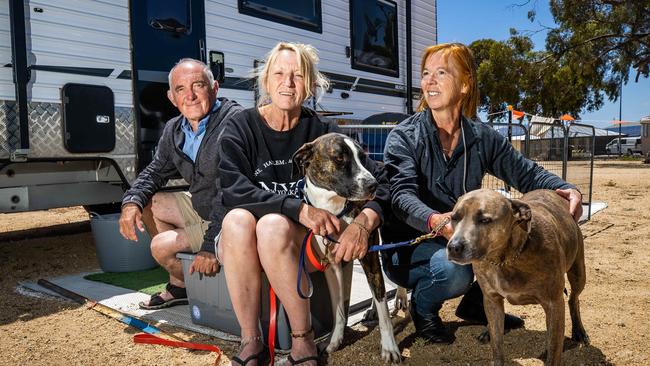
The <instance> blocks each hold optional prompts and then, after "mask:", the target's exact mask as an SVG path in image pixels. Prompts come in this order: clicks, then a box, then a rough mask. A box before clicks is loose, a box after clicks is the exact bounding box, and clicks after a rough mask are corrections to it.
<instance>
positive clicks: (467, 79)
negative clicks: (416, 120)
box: [417, 43, 479, 118]
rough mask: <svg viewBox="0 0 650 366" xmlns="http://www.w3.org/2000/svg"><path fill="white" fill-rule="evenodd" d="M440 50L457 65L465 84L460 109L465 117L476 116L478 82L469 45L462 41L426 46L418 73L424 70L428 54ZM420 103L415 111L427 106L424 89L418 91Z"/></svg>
mask: <svg viewBox="0 0 650 366" xmlns="http://www.w3.org/2000/svg"><path fill="white" fill-rule="evenodd" d="M438 52H441V53H442V55H443V56H445V57H449V56H451V58H452V59H453V60H454V61H455V63H456V65H457V66H459V68H460V70H458V71H460V74H461V78H462V80H461V81H462V82H463V83H466V84H467V90H468V92H467V93H466V94H464V95H463V99H462V101H461V105H460V106H461V111H462V113H463V115H464V116H465V117H468V118H474V117H476V109H477V108H478V103H479V91H478V83H477V81H476V64H475V62H474V54H472V50H470V49H469V47H467V46H465V45H464V44H462V43H441V44H437V45H435V46H430V47H427V48H426V49H425V50H424V53H423V54H422V62H421V63H420V75H421V74H422V72H424V63H425V62H426V61H427V58H429V56H431V55H433V54H434V53H438ZM420 94H421V95H420V103H419V104H418V109H417V111H418V112H420V111H423V110H425V109H426V108H428V105H427V101H426V98H425V96H424V91H422V92H421V93H420Z"/></svg>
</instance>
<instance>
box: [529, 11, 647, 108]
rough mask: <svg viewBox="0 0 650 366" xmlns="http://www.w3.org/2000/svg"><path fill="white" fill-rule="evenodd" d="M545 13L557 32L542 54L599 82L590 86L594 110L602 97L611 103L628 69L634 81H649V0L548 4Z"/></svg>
mask: <svg viewBox="0 0 650 366" xmlns="http://www.w3.org/2000/svg"><path fill="white" fill-rule="evenodd" d="M550 7H551V13H552V14H553V17H554V19H555V22H556V23H557V24H558V27H557V28H555V29H552V30H551V31H549V33H548V36H547V40H546V48H547V49H548V50H549V51H550V52H551V53H552V57H554V58H555V59H556V60H559V62H561V63H563V64H568V65H573V68H574V70H576V71H579V72H581V73H583V74H585V75H587V76H588V77H589V78H590V79H594V76H596V77H599V78H600V80H601V82H600V83H594V85H591V86H589V87H590V88H591V93H592V97H594V99H595V100H594V101H595V105H597V106H598V107H600V106H601V105H602V94H601V93H602V92H604V93H605V94H606V95H607V96H608V97H609V98H610V99H611V100H616V99H617V98H618V96H619V92H620V90H619V85H620V84H621V83H624V84H626V83H627V82H628V75H629V71H630V70H631V69H632V70H635V71H636V77H635V81H638V80H639V77H640V76H643V77H648V75H649V74H650V0H551V2H550ZM532 18H534V15H533V17H531V19H532ZM598 95H600V97H598ZM599 102H600V103H599Z"/></svg>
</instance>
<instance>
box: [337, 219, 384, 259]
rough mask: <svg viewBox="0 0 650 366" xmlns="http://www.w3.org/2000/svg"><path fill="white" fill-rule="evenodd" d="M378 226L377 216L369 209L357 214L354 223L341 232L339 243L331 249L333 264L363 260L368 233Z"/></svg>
mask: <svg viewBox="0 0 650 366" xmlns="http://www.w3.org/2000/svg"><path fill="white" fill-rule="evenodd" d="M377 226H379V216H378V215H377V213H376V212H375V211H373V210H371V209H369V208H366V209H364V210H363V211H361V213H359V215H358V216H357V217H355V218H354V221H352V223H351V224H350V225H348V227H347V228H345V230H344V231H343V234H341V236H340V237H339V239H338V240H339V243H338V244H336V245H335V246H334V249H332V254H334V263H337V264H338V263H340V262H341V260H344V261H346V262H350V261H352V260H354V259H360V258H363V257H364V256H365V255H366V253H367V252H368V239H369V238H370V233H371V232H372V231H373V230H374V229H375V228H376V227H377Z"/></svg>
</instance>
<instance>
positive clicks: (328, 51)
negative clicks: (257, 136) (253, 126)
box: [0, 0, 437, 212]
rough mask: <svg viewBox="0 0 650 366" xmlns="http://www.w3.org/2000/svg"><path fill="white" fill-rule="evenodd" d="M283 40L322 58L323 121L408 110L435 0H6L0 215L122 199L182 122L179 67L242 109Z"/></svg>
mask: <svg viewBox="0 0 650 366" xmlns="http://www.w3.org/2000/svg"><path fill="white" fill-rule="evenodd" d="M278 41H293V42H303V43H309V44H312V45H313V46H315V47H316V48H317V49H318V50H319V52H320V58H321V64H320V69H321V71H323V72H324V73H325V74H326V75H327V76H328V77H329V78H330V80H331V82H332V86H331V88H330V90H329V91H328V93H327V94H326V95H325V96H324V97H323V98H322V99H321V101H320V102H319V103H318V104H316V103H315V102H314V101H310V103H312V104H311V106H312V107H314V108H315V109H316V110H318V111H319V112H321V113H322V114H323V115H324V116H330V117H332V118H341V119H342V120H345V121H353V122H361V121H363V120H365V119H366V118H368V117H371V116H373V115H376V114H379V113H385V112H392V113H401V114H408V113H410V112H411V111H412V109H413V108H412V106H413V103H414V100H416V99H417V95H418V93H419V88H418V87H417V86H418V85H419V84H418V80H419V77H418V73H419V67H420V66H419V58H420V55H421V52H422V50H423V49H424V48H425V47H426V46H429V45H432V44H435V43H436V41H437V35H436V2H435V1H432V0H414V1H408V0H403V1H392V0H302V1H288V0H286V1H285V0H281V1H280V0H132V1H127V0H111V1H109V0H95V1H91V0H57V1H45V0H0V212H16V211H28V210H38V209H46V208H52V207H65V206H72V205H98V204H104V203H112V202H119V200H120V198H121V195H122V192H123V190H124V189H125V187H127V186H128V184H129V182H131V181H132V180H133V179H134V178H135V176H136V174H137V172H138V171H140V170H141V169H142V168H143V167H144V166H146V164H147V163H148V162H149V161H150V160H151V158H152V156H153V154H154V152H155V148H156V143H157V141H158V138H159V137H160V133H161V132H162V128H163V125H164V123H165V121H166V120H167V119H169V118H170V117H172V116H174V115H176V114H177V113H178V112H177V111H176V110H175V109H174V108H173V107H172V106H171V104H170V103H169V102H168V101H167V98H166V95H165V93H166V90H167V73H168V71H169V69H170V68H171V67H172V66H173V64H174V63H175V62H176V61H178V60H179V59H180V58H182V57H193V58H197V59H202V60H204V61H206V62H207V63H208V64H209V65H210V66H211V68H212V69H213V71H214V72H215V74H216V76H217V77H218V79H219V80H220V85H221V88H220V90H219V94H220V95H221V96H225V97H228V98H230V99H234V100H237V101H238V102H240V103H241V104H242V105H244V106H247V107H250V106H253V105H254V103H255V100H256V95H257V93H256V90H255V87H254V83H252V82H251V80H250V79H249V77H248V76H249V75H250V72H251V70H252V69H253V68H254V67H255V66H256V64H257V63H258V62H259V61H260V60H262V59H263V57H264V55H265V54H266V53H267V52H268V51H269V50H270V49H271V47H272V46H273V45H275V44H276V43H277V42H278ZM407 96H411V98H408V97H407Z"/></svg>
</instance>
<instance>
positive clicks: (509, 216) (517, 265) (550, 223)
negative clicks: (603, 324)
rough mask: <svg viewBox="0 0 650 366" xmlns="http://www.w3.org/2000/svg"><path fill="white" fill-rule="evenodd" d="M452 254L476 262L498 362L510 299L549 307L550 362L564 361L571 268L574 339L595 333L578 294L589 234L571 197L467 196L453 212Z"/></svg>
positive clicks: (475, 193) (549, 194)
mask: <svg viewBox="0 0 650 366" xmlns="http://www.w3.org/2000/svg"><path fill="white" fill-rule="evenodd" d="M452 226H453V228H454V235H453V236H452V237H451V239H450V240H449V243H448V244H447V255H448V257H449V260H451V261H453V262H456V263H459V264H469V263H471V264H472V266H473V268H474V273H475V274H476V278H477V279H478V282H479V284H480V285H481V288H482V289H483V299H484V306H485V313H486V315H487V319H488V330H489V334H490V343H491V346H492V357H493V364H495V365H502V364H503V317H504V310H503V298H506V299H508V302H510V303H511V304H514V305H527V304H540V305H542V308H543V309H544V312H545V314H546V332H547V334H546V349H547V351H546V361H545V364H546V365H559V364H560V363H561V358H562V348H563V343H564V342H563V341H564V299H563V290H564V274H565V273H566V274H567V277H568V279H569V283H570V285H571V295H570V296H569V311H570V313H571V322H572V332H571V333H572V334H571V335H572V337H571V338H572V339H573V340H574V341H577V342H581V343H584V344H588V343H589V337H588V336H587V333H586V332H585V329H584V327H583V326H582V320H581V319H580V305H579V300H578V296H579V295H580V293H581V292H582V290H583V289H584V287H585V258H584V246H583V242H582V233H581V232H580V228H579V227H578V225H577V224H576V223H575V221H574V220H573V218H572V217H571V215H570V214H569V208H568V201H566V200H565V199H563V198H562V197H560V196H559V195H558V194H557V193H555V192H553V191H549V190H537V191H533V192H530V193H527V194H525V195H524V196H523V197H522V199H521V200H514V199H513V200H508V199H507V198H505V197H504V196H502V195H501V194H499V193H497V192H495V191H493V190H488V189H481V190H477V191H473V192H470V193H468V194H466V195H464V196H463V197H461V198H460V200H459V201H458V203H456V206H455V207H454V211H453V213H452Z"/></svg>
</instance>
